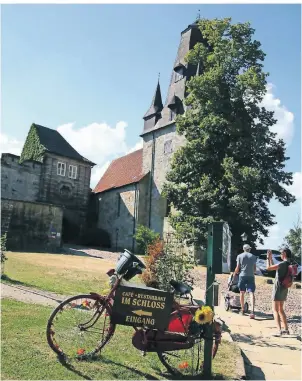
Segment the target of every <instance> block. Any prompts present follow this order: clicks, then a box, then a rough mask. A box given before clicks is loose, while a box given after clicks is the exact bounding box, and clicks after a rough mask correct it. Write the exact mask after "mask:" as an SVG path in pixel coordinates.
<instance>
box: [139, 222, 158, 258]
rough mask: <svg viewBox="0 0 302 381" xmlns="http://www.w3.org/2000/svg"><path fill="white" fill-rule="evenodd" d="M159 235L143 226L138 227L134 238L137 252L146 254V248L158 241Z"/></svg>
mask: <svg viewBox="0 0 302 381" xmlns="http://www.w3.org/2000/svg"><path fill="white" fill-rule="evenodd" d="M159 237H160V235H159V234H158V233H155V231H154V230H151V229H149V228H147V227H146V226H143V225H138V227H137V229H136V234H135V236H134V238H135V240H136V244H137V252H138V253H141V254H147V251H148V246H149V245H152V244H153V243H154V242H155V241H156V240H158V239H159Z"/></svg>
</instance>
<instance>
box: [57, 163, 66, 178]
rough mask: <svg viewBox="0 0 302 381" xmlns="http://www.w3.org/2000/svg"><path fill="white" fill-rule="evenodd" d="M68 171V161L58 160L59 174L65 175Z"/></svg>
mask: <svg viewBox="0 0 302 381" xmlns="http://www.w3.org/2000/svg"><path fill="white" fill-rule="evenodd" d="M65 173H66V163H62V162H61V161H58V164H57V175H59V176H65Z"/></svg>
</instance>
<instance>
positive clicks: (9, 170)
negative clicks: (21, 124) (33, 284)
mask: <svg viewBox="0 0 302 381" xmlns="http://www.w3.org/2000/svg"><path fill="white" fill-rule="evenodd" d="M93 166H94V163H92V162H91V161H89V160H87V159H86V158H84V157H83V156H81V155H80V154H79V153H78V152H77V151H76V150H75V149H74V148H73V147H72V146H71V145H70V144H69V143H68V142H67V141H66V140H65V139H64V138H63V136H61V135H60V133H59V132H58V131H56V130H53V129H50V128H47V127H43V126H40V125H37V124H33V125H32V126H31V128H30V130H29V133H28V135H27V138H26V141H25V143H24V147H23V150H22V153H21V156H20V157H19V156H16V155H12V154H7V153H3V154H2V158H1V197H2V198H5V199H9V200H18V201H28V202H34V203H44V204H51V205H56V206H59V207H61V208H63V211H64V212H63V217H62V218H63V230H62V234H63V238H64V239H65V240H72V239H73V238H75V237H78V236H79V235H80V234H81V232H82V231H83V228H84V226H85V222H86V213H87V206H88V201H89V196H90V193H91V189H90V177H91V168H92V167H93Z"/></svg>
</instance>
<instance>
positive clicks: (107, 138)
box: [57, 121, 128, 166]
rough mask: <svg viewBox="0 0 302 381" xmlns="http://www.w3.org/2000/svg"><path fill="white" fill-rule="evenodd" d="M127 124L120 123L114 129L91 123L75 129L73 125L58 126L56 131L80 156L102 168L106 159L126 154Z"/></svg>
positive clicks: (102, 124)
mask: <svg viewBox="0 0 302 381" xmlns="http://www.w3.org/2000/svg"><path fill="white" fill-rule="evenodd" d="M126 127H127V123H126V122H123V121H120V122H118V123H117V124H116V126H115V127H110V126H109V125H108V124H106V123H91V124H89V125H87V126H84V127H80V128H77V129H75V124H74V123H67V124H63V125H61V126H59V127H58V128H57V131H59V133H60V134H61V135H62V136H63V137H64V138H65V139H66V140H67V141H68V142H69V144H71V145H72V147H73V148H74V149H75V150H77V151H78V152H79V153H80V154H81V155H83V156H84V157H86V158H87V159H89V160H91V161H92V162H94V163H96V164H97V165H99V166H102V165H103V164H104V163H105V161H106V160H108V157H110V156H118V155H123V154H125V153H126V152H127V149H128V147H127V144H126Z"/></svg>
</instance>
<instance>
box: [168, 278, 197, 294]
mask: <svg viewBox="0 0 302 381" xmlns="http://www.w3.org/2000/svg"><path fill="white" fill-rule="evenodd" d="M170 285H171V286H172V287H173V288H174V290H175V292H176V293H177V294H180V295H186V294H190V293H191V291H192V290H193V287H191V286H189V285H188V284H186V283H183V282H178V281H176V280H171V281H170Z"/></svg>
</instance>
